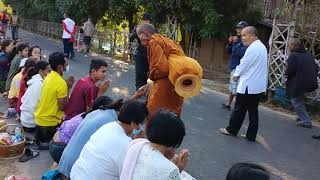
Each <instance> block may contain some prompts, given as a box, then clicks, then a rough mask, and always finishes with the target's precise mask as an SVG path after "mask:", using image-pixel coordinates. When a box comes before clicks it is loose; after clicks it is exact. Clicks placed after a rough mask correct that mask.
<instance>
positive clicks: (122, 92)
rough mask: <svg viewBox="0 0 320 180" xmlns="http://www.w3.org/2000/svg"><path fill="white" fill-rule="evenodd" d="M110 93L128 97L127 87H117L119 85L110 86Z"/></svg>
mask: <svg viewBox="0 0 320 180" xmlns="http://www.w3.org/2000/svg"><path fill="white" fill-rule="evenodd" d="M112 94H114V95H116V96H121V97H128V96H129V89H128V88H126V87H123V88H119V87H114V88H112Z"/></svg>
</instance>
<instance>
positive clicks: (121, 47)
mask: <svg viewBox="0 0 320 180" xmlns="http://www.w3.org/2000/svg"><path fill="white" fill-rule="evenodd" d="M21 27H22V28H23V29H25V30H26V31H30V32H33V33H36V34H40V35H43V36H47V37H49V38H53V39H61V35H62V27H61V24H58V23H53V22H47V21H39V20H30V19H22V20H21ZM135 47H136V43H135V42H133V43H130V42H129V32H126V31H124V32H119V31H116V30H108V29H107V30H104V31H97V32H96V33H95V35H94V37H93V39H92V49H95V50H98V51H99V52H100V53H102V54H106V55H108V56H109V57H112V58H114V59H121V60H124V61H131V56H130V54H132V53H133V52H134V51H135Z"/></svg>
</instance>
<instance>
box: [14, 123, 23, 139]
mask: <svg viewBox="0 0 320 180" xmlns="http://www.w3.org/2000/svg"><path fill="white" fill-rule="evenodd" d="M14 134H15V136H16V140H17V141H18V142H22V141H23V136H22V131H21V128H20V127H16V128H15V129H14Z"/></svg>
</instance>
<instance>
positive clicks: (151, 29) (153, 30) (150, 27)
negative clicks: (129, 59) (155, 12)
mask: <svg viewBox="0 0 320 180" xmlns="http://www.w3.org/2000/svg"><path fill="white" fill-rule="evenodd" d="M145 31H148V32H149V33H150V34H155V33H156V32H157V31H156V28H155V27H154V26H153V25H152V24H148V23H146V24H143V25H141V26H140V27H139V30H138V35H140V34H141V33H143V32H145Z"/></svg>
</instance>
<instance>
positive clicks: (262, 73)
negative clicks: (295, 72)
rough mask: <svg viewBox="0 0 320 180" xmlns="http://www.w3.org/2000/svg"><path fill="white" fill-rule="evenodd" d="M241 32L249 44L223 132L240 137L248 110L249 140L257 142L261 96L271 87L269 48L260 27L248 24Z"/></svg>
mask: <svg viewBox="0 0 320 180" xmlns="http://www.w3.org/2000/svg"><path fill="white" fill-rule="evenodd" d="M241 35H242V41H243V44H244V45H247V46H249V47H248V49H247V50H246V53H245V54H244V56H243V58H242V59H241V61H240V65H239V66H237V68H236V70H235V74H234V80H235V81H238V82H239V83H238V87H237V95H236V102H235V108H234V110H233V112H232V115H231V118H230V121H229V126H228V127H227V128H221V129H220V132H221V133H222V134H225V135H231V136H236V135H237V134H238V132H239V130H240V128H241V126H242V124H243V121H244V118H245V116H246V113H247V111H248V112H249V121H250V122H249V127H248V130H247V134H246V136H245V137H246V139H247V140H249V141H255V139H256V136H257V132H258V122H259V118H258V105H259V99H260V95H261V94H262V93H264V92H266V89H267V75H268V55H267V49H266V47H265V46H264V45H263V43H262V42H261V41H260V40H259V39H258V36H257V29H256V28H254V27H253V26H248V27H246V28H244V29H243V31H242V33H241Z"/></svg>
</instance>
